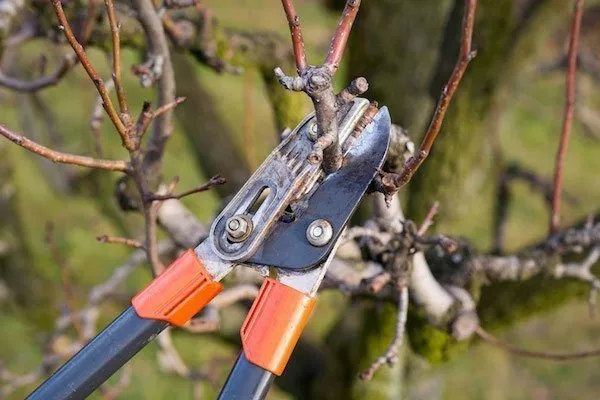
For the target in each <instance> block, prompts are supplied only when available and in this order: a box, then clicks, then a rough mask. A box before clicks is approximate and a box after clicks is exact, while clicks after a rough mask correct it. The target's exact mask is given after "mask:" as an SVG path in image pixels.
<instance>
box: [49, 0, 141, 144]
mask: <svg viewBox="0 0 600 400" xmlns="http://www.w3.org/2000/svg"><path fill="white" fill-rule="evenodd" d="M50 3H51V4H52V7H53V8H54V11H55V13H56V16H57V18H58V21H59V23H60V25H61V29H62V31H63V32H64V34H65V37H66V38H67V40H68V42H69V44H70V45H71V47H72V48H73V51H75V54H76V55H77V58H78V59H79V61H80V62H81V65H82V66H83V68H84V69H85V71H86V72H87V74H88V76H89V77H90V79H91V80H92V82H94V85H95V86H96V89H97V90H98V93H99V94H100V97H102V102H103V107H104V109H105V110H106V114H107V115H108V117H109V118H110V120H111V121H112V123H113V125H114V126H115V128H116V129H117V132H119V135H120V136H121V140H122V142H123V146H125V148H126V149H127V150H132V149H133V148H134V143H133V141H132V140H131V138H130V137H129V134H128V129H127V128H126V127H125V125H124V124H123V121H121V119H120V117H119V115H118V114H117V111H116V110H115V107H114V105H113V103H112V101H111V99H110V96H109V95H108V91H107V90H106V87H105V86H104V82H103V81H102V79H101V78H100V76H99V75H98V73H97V72H96V70H95V69H94V67H93V65H92V63H91V62H90V59H89V58H88V56H87V54H86V52H85V50H84V48H83V46H82V45H81V43H79V42H78V41H77V38H75V35H74V34H73V31H72V30H71V26H70V25H69V21H67V17H66V15H65V12H64V10H63V8H62V4H61V0H50Z"/></svg>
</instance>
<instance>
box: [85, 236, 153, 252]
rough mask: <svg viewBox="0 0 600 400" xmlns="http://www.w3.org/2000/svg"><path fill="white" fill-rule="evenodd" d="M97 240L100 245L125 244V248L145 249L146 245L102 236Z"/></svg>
mask: <svg viewBox="0 0 600 400" xmlns="http://www.w3.org/2000/svg"><path fill="white" fill-rule="evenodd" d="M96 240H97V241H99V242H100V243H111V244H124V245H125V246H129V247H133V248H134V249H143V248H144V245H143V244H142V243H141V242H140V241H139V240H135V239H130V238H124V237H117V236H108V235H100V236H98V237H96Z"/></svg>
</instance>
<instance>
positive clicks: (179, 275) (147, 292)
mask: <svg viewBox="0 0 600 400" xmlns="http://www.w3.org/2000/svg"><path fill="white" fill-rule="evenodd" d="M221 290H223V285H221V284H220V283H219V282H215V281H213V280H212V277H211V276H210V274H209V273H208V272H206V270H205V269H204V267H203V266H202V263H201V262H200V260H199V259H198V257H197V256H196V253H195V252H194V251H193V250H188V251H186V252H185V253H184V254H183V255H181V256H180V257H179V258H177V259H176V260H175V261H173V263H172V264H171V265H170V266H169V267H168V268H167V269H166V270H165V271H164V272H163V273H161V274H160V275H158V276H157V277H156V278H155V279H154V280H153V281H152V282H150V283H149V284H148V286H146V287H145V288H144V289H143V290H142V291H141V292H139V293H138V294H137V295H136V296H135V297H134V298H133V299H132V300H131V302H132V303H133V308H135V311H136V312H137V314H138V315H139V316H140V317H142V318H148V319H156V320H160V321H166V322H169V323H170V324H173V325H177V326H181V325H184V324H185V323H186V322H188V321H189V320H190V319H191V318H192V317H193V316H194V315H196V314H197V313H198V312H199V311H200V310H201V309H202V308H204V306H206V305H207V304H208V303H210V301H211V300H212V299H213V298H214V297H215V296H216V295H217V294H218V293H219V292H220V291H221Z"/></svg>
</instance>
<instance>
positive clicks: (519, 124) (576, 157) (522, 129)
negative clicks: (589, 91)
mask: <svg viewBox="0 0 600 400" xmlns="http://www.w3.org/2000/svg"><path fill="white" fill-rule="evenodd" d="M204 4H205V5H206V7H207V8H209V9H211V10H212V11H213V12H214V14H215V15H216V16H217V18H218V19H219V21H220V23H221V24H222V25H223V26H225V27H232V28H233V27H234V28H236V29H247V30H255V29H265V30H274V31H276V32H279V33H280V34H281V35H284V36H286V37H287V35H288V32H287V24H286V22H285V19H284V18H283V13H282V11H281V9H280V5H279V3H277V2H267V1H250V0H243V1H235V0H220V1H216V0H208V1H206V2H204ZM298 11H299V13H300V15H301V18H302V22H303V27H304V36H305V39H306V41H307V52H308V54H309V59H310V60H319V59H321V58H322V57H323V55H324V54H325V52H326V47H327V38H328V36H329V34H330V32H331V30H332V29H333V27H334V26H335V23H336V20H337V16H336V15H334V14H332V13H330V12H324V11H323V9H322V8H321V7H320V6H319V5H318V4H317V3H316V2H312V1H310V2H309V1H305V2H301V3H299V4H298ZM42 49H43V47H42V46H41V44H33V45H32V46H31V48H30V49H29V50H28V51H29V52H30V56H34V55H35V54H37V53H38V52H41V51H42ZM92 56H93V60H94V62H95V65H97V66H98V69H99V71H100V73H101V74H102V75H103V76H107V75H108V68H107V66H106V60H105V59H104V56H103V55H101V54H100V53H98V52H94V51H92ZM123 56H124V60H123V64H124V67H125V69H127V67H128V66H129V65H131V64H133V63H135V62H137V58H138V54H137V53H133V52H131V51H125V52H124V53H123ZM343 71H344V69H342V75H343ZM197 74H198V77H199V79H200V80H201V81H202V83H203V84H204V85H205V86H206V87H207V89H208V90H209V92H210V95H211V96H212V97H213V99H214V101H215V104H216V105H217V108H218V110H219V111H220V113H221V115H222V116H223V118H224V121H225V123H226V124H227V125H228V126H229V127H230V128H231V131H232V132H233V133H234V134H235V141H236V145H237V146H240V148H241V147H242V146H243V139H242V137H243V136H242V130H243V127H242V122H241V121H243V115H244V105H243V92H244V78H243V77H242V76H229V75H224V76H221V75H217V74H215V73H213V72H212V71H209V70H208V69H207V68H205V67H201V66H198V67H197ZM254 82H255V83H256V84H255V85H254V86H253V89H252V95H253V99H254V102H253V109H254V112H253V117H254V118H253V125H254V130H253V134H254V138H255V141H256V148H257V155H256V158H257V160H262V159H263V158H264V156H265V155H266V154H267V153H268V152H269V151H270V150H271V149H272V147H273V145H274V144H275V142H276V136H275V127H274V124H273V118H272V111H271V110H270V108H269V106H268V103H267V100H266V98H265V95H264V92H263V88H262V86H261V85H260V84H258V82H259V79H258V77H254ZM125 85H126V89H127V93H128V97H129V100H130V103H131V104H132V105H133V108H134V110H135V109H136V107H140V106H141V103H142V100H144V99H148V98H150V99H151V98H152V96H153V92H152V91H151V90H145V89H142V88H140V87H139V84H138V83H137V81H136V80H135V79H134V78H133V77H131V76H130V75H129V74H127V79H126V81H125ZM562 86H563V77H562V75H561V74H552V75H550V76H548V77H544V78H539V77H536V78H535V79H523V80H522V82H521V83H520V84H519V85H518V87H517V88H516V89H514V90H513V91H511V93H510V96H514V98H511V99H510V105H509V107H508V110H507V112H506V113H504V114H503V117H502V119H501V121H500V123H501V126H500V142H501V146H502V150H503V152H504V155H505V157H506V158H507V159H508V160H511V161H515V162H518V163H521V164H523V165H525V166H527V167H530V168H532V169H533V170H535V171H537V172H538V173H540V174H541V175H543V176H545V177H547V178H551V177H552V168H553V164H554V153H555V151H556V146H557V139H558V135H559V132H560V125H561V115H562V109H563V87H562ZM42 96H43V98H44V99H46V100H47V101H48V102H49V103H51V104H52V107H53V109H54V110H55V111H56V112H57V118H58V126H59V128H60V130H61V132H62V134H63V135H64V136H65V138H66V140H65V143H66V144H65V149H63V150H66V151H73V152H77V153H81V154H91V149H92V147H93V142H92V137H91V134H90V131H89V128H88V126H87V123H88V120H89V115H90V112H91V110H92V106H93V102H94V99H95V93H94V90H93V86H92V85H91V83H90V82H89V81H88V80H87V79H86V76H85V75H84V73H83V72H82V70H81V69H80V68H78V69H77V70H76V71H74V73H72V74H70V76H69V77H68V78H67V79H66V80H65V82H63V83H62V84H61V85H59V86H58V87H56V88H51V89H48V90H46V91H44V92H43V94H42ZM6 98H10V95H7V94H6V92H3V93H2V96H0V99H6ZM532 99H533V102H532ZM1 101H4V102H3V103H0V110H1V111H0V118H1V120H2V122H3V123H5V124H6V125H7V126H9V127H11V128H13V129H15V130H16V131H21V127H20V124H19V123H18V117H17V112H18V110H17V108H16V107H15V106H14V105H11V104H9V102H8V101H6V100H1ZM590 101H591V102H597V99H595V98H592V99H591V100H590ZM532 104H533V105H532ZM200 123H201V121H199V124H200ZM215 134H218V133H215ZM102 142H103V145H104V148H105V153H106V154H105V156H106V157H112V158H120V157H124V156H125V152H124V151H123V149H122V148H121V145H120V140H119V139H118V137H117V135H115V133H114V131H113V130H112V129H111V128H110V126H109V124H108V123H107V121H105V123H104V125H103V128H102ZM597 149H598V143H597V142H595V141H593V140H590V139H589V138H587V137H585V136H584V135H582V134H581V127H580V126H579V125H578V124H576V125H575V130H574V132H573V137H572V140H571V143H570V148H569V153H568V155H567V167H566V169H565V189H566V190H567V191H568V192H569V193H570V194H572V195H574V196H575V197H576V198H577V199H578V200H579V204H578V205H577V207H572V206H569V205H565V207H564V224H568V223H569V222H572V221H575V220H578V219H580V218H581V217H583V216H585V215H586V214H587V213H589V212H591V211H593V210H595V209H596V207H597V199H598V198H599V195H600V181H598V179H597V178H596V175H597V171H598V170H599V167H600V158H599V157H598V156H597V155H596V153H597ZM8 153H9V158H10V161H11V163H12V164H13V165H16V166H18V168H16V169H15V171H14V174H15V176H14V179H13V184H14V186H15V190H16V193H17V196H18V198H19V202H18V214H19V216H20V217H21V219H22V223H23V225H24V228H25V229H24V232H25V238H24V240H25V241H26V242H27V243H26V244H27V246H28V247H29V248H31V249H32V254H33V256H34V258H33V262H34V265H33V267H34V268H35V269H36V271H37V272H38V273H39V274H41V275H43V276H45V277H47V278H48V279H50V280H51V281H52V282H54V284H56V285H58V284H59V271H58V268H57V266H56V265H55V264H54V261H53V260H52V257H51V255H50V252H49V250H48V249H47V248H46V245H45V244H44V240H43V238H44V226H45V225H46V223H47V222H48V221H53V222H54V223H55V225H56V235H57V238H58V241H59V245H60V248H61V250H62V251H64V256H65V257H66V258H67V259H68V262H69V266H70V270H71V271H72V274H73V280H74V283H75V285H77V286H80V287H82V288H89V287H91V286H93V285H94V284H96V283H98V282H100V281H101V280H103V279H104V278H106V277H107V276H108V275H110V273H111V272H112V267H113V266H116V265H118V264H119V263H120V262H122V261H123V260H124V259H125V258H126V257H127V254H128V253H129V250H128V249H126V248H122V247H119V246H107V245H100V244H98V243H97V242H96V240H95V236H97V235H99V234H103V233H106V234H115V235H118V234H120V228H119V226H118V225H116V224H115V223H114V221H111V220H109V219H107V218H106V216H105V215H104V214H103V211H102V207H101V205H100V204H99V201H96V200H97V199H93V198H90V196H88V197H82V196H65V195H60V194H58V193H56V192H55V191H54V190H53V189H52V188H51V187H50V186H49V185H48V183H47V180H46V179H45V177H44V174H43V173H42V171H40V168H39V165H38V164H36V163H35V162H34V160H33V157H34V156H33V155H31V154H29V153H27V152H25V151H23V150H22V149H20V148H18V147H17V146H12V145H9V146H8ZM214 172H215V171H198V170H197V168H196V163H194V161H193V154H191V151H190V146H189V144H188V143H187V140H186V138H185V136H184V135H183V134H182V132H181V130H180V128H179V127H178V126H176V129H175V132H174V134H173V137H172V139H171V141H170V142H169V146H168V151H167V154H166V155H165V163H164V175H165V178H166V179H170V178H171V177H173V176H179V177H180V183H179V188H182V189H183V188H188V187H193V186H195V185H197V184H198V183H200V182H204V181H205V180H206V178H207V177H208V176H210V175H211V174H213V173H214ZM117 177H118V175H116V174H111V180H113V181H114V180H116V179H117ZM109 197H110V196H109ZM184 202H185V203H186V205H187V206H188V207H190V209H192V211H194V212H195V213H196V214H197V215H198V216H199V217H200V218H201V219H202V220H203V221H207V222H208V221H209V220H210V218H211V216H212V215H213V213H214V212H215V210H216V209H217V207H218V203H219V200H218V199H217V198H216V196H215V195H214V194H212V193H210V192H208V193H203V194H201V195H199V196H194V197H192V198H188V199H185V200H184ZM124 218H125V221H126V222H127V224H128V225H130V226H132V227H134V229H133V231H134V236H137V237H140V236H141V234H142V230H141V218H140V217H139V216H137V215H126V216H124ZM547 219H548V211H547V208H546V205H545V204H544V202H543V200H542V198H541V196H540V195H539V194H536V193H532V192H531V191H530V189H529V188H528V187H527V186H526V185H524V184H517V185H516V187H515V192H514V200H513V202H512V203H511V207H510V211H509V220H508V230H507V246H508V248H509V249H516V248H519V247H522V246H523V245H524V244H528V243H534V242H536V241H539V240H540V239H541V238H543V237H544V235H545V233H546V229H547ZM479 235H481V231H480V230H479V227H478V226H477V225H476V221H473V227H472V234H471V236H472V238H477V237H478V236H479ZM148 279H149V275H148V273H147V271H146V270H145V269H143V268H140V269H138V271H137V272H136V273H135V274H134V276H132V277H131V278H130V279H129V280H128V281H127V285H126V288H125V290H126V291H127V292H131V293H133V292H135V291H136V290H137V289H138V288H140V287H141V286H142V285H143V284H144V283H145V282H147V281H148ZM85 295H86V293H85V289H84V291H82V292H78V293H77V298H78V301H79V302H83V301H84V299H85ZM326 296H328V297H331V298H332V300H331V301H323V302H321V303H320V304H323V306H320V307H325V308H327V307H340V308H341V307H343V305H344V299H343V298H342V297H340V296H337V295H334V294H327V295H326ZM62 302H63V299H61V298H57V299H55V304H52V305H48V307H49V310H53V312H54V315H57V314H58V306H59V305H60V304H61V303H62ZM104 309H105V312H104V313H103V319H102V322H103V323H107V322H108V321H109V319H111V318H112V316H116V315H117V313H118V312H119V308H118V306H117V305H110V306H106V307H104ZM326 311H327V310H320V309H317V311H316V315H317V318H313V319H312V321H311V324H310V327H309V330H308V336H310V337H313V338H319V337H322V336H323V335H324V334H325V333H326V332H328V331H329V329H330V327H331V326H332V324H333V322H334V321H333V320H331V319H327V320H324V317H323V318H321V317H320V316H321V315H323V316H329V317H330V316H332V315H333V313H332V312H326ZM319 318H321V319H319ZM52 319H53V318H52ZM0 321H1V325H2V332H3V333H4V338H3V340H2V341H0V359H2V360H3V361H4V362H5V363H6V365H8V366H9V367H10V369H11V370H13V371H14V372H25V371H28V370H30V369H31V368H33V367H35V366H36V365H38V363H39V360H40V356H41V352H40V351H41V350H40V348H41V347H40V346H41V343H42V342H43V340H42V339H43V337H42V335H40V332H39V328H38V326H37V323H36V321H32V320H31V319H30V318H28V316H27V315H26V314H24V310H19V311H18V312H15V310H14V309H12V308H3V307H0ZM48 328H50V327H48ZM597 336H598V327H597V324H596V323H595V322H594V321H590V320H589V319H588V318H587V310H586V308H585V305H584V304H581V303H574V304H570V305H567V306H565V307H564V308H561V309H560V310H557V311H556V312H554V313H551V314H549V315H545V316H540V317H536V318H535V319H533V320H531V321H528V322H526V323H524V324H522V325H520V326H518V327H516V328H515V329H514V330H511V332H509V333H506V334H505V337H506V339H507V340H510V341H511V342H512V343H515V344H521V345H523V346H528V347H531V348H536V349H557V351H558V350H559V349H560V350H565V351H566V350H575V349H581V348H590V347H595V346H594V345H595V343H594V342H595V339H596V338H597ZM174 340H175V343H176V345H177V346H180V347H181V348H185V349H188V350H189V351H185V352H183V356H184V357H185V359H186V361H187V362H188V363H189V364H190V365H192V366H193V367H197V368H199V367H200V366H201V365H202V364H203V363H205V362H206V361H207V360H208V359H209V358H212V357H214V356H215V355H216V356H219V357H225V358H227V357H233V356H234V355H235V354H236V352H237V346H234V345H232V344H230V343H227V342H224V341H221V340H218V339H215V338H214V337H211V336H202V335H200V336H191V335H187V334H183V333H177V334H175V335H174ZM596 344H597V343H596ZM155 359H156V345H150V346H149V349H148V350H145V351H143V352H142V353H141V354H140V355H139V356H137V357H136V358H135V360H134V361H133V365H134V367H133V371H134V373H133V375H132V383H131V385H130V386H129V387H128V388H127V389H126V391H125V392H124V394H123V397H124V398H128V399H142V398H150V397H153V398H191V393H190V391H191V388H190V385H189V384H187V382H182V380H181V379H180V378H178V377H175V376H172V375H169V374H165V373H161V372H160V371H159V370H158V368H157V366H156V362H155ZM225 365H227V364H225ZM594 365H595V364H593V361H583V362H572V363H567V364H554V363H548V362H542V361H532V360H522V359H518V358H514V357H512V356H509V355H506V354H505V353H503V352H501V351H498V350H495V349H492V348H491V347H489V346H486V345H485V344H481V345H478V346H476V347H475V348H474V349H473V350H471V351H469V352H468V353H466V354H464V355H462V356H460V357H458V358H457V359H455V360H453V361H452V362H450V363H449V364H448V365H445V366H444V367H443V368H442V369H441V370H440V371H437V372H436V373H439V374H441V376H443V382H444V384H443V387H444V389H443V390H444V396H443V397H444V398H449V399H453V398H457V399H458V398H486V399H488V398H489V399H494V398H498V399H504V398H515V399H521V398H523V399H524V398H532V397H535V396H538V395H539V393H542V394H543V393H549V394H550V395H549V397H548V396H546V397H536V398H595V397H597V396H593V393H594V391H597V390H598V387H597V386H598V383H597V382H598V381H600V380H599V379H597V378H598V377H597V372H596V371H597V369H596V368H594ZM227 369H228V367H227V366H225V367H224V368H223V370H222V371H219V373H220V375H221V378H224V377H225V375H226V371H227ZM415 385H416V384H415ZM573 388H576V389H573ZM205 389H206V390H208V392H207V393H206V397H207V398H212V397H214V394H215V393H216V392H214V389H211V388H209V387H208V386H206V387H205ZM28 390H29V388H27V389H25V390H22V391H20V392H17V393H16V394H15V395H14V396H13V398H22V397H23V396H24V395H25V394H26V392H27V391H28ZM211 390H212V392H211ZM271 398H273V399H279V398H285V395H284V394H283V393H281V392H275V393H273V394H272V395H271Z"/></svg>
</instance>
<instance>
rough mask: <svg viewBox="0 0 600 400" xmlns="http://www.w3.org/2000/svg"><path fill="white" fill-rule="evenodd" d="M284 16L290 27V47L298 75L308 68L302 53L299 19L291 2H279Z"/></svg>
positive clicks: (283, 0)
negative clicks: (292, 50)
mask: <svg viewBox="0 0 600 400" xmlns="http://www.w3.org/2000/svg"><path fill="white" fill-rule="evenodd" d="M281 4H282V5H283V10H284V11H285V16H286V18H287V21H288V24H289V25H290V34H291V35H292V47H293V48H294V57H295V59H296V69H297V70H298V75H302V73H303V72H304V71H305V70H306V68H307V67H308V63H307V61H306V53H305V52H304V40H303V39H302V29H301V28H300V18H299V17H298V14H297V13H296V9H295V8H294V4H293V3H292V0H281Z"/></svg>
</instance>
